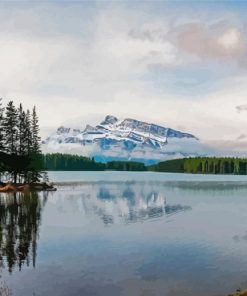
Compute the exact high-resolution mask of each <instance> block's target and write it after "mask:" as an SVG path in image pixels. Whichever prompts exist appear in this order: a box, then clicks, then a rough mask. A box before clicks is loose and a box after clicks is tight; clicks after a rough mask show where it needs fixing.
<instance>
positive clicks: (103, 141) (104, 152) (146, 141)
mask: <svg viewBox="0 0 247 296" xmlns="http://www.w3.org/2000/svg"><path fill="white" fill-rule="evenodd" d="M43 151H44V152H61V153H73V154H74V153H75V154H80V155H87V156H91V157H92V156H94V157H95V158H96V159H98V160H101V161H107V160H110V159H111V160H112V159H122V160H124V159H128V160H130V159H132V160H139V161H144V162H146V163H152V162H157V161H162V160H165V159H171V158H178V157H188V156H200V155H206V154H207V149H206V148H205V147H204V145H202V144H201V142H200V141H199V139H198V138H196V137H195V136H194V135H192V134H189V133H184V132H180V131H177V130H174V129H171V128H166V127H162V126H159V125H156V124H152V123H147V122H142V121H138V120H135V119H131V118H126V119H124V120H120V119H118V118H117V117H115V116H112V115H107V116H106V117H105V119H104V120H103V121H102V122H101V123H100V124H98V125H96V126H91V125H87V126H86V127H85V129H80V128H70V127H63V126H61V127H59V128H58V129H57V131H56V132H55V133H54V134H52V135H51V136H50V137H48V138H47V139H46V140H45V141H43Z"/></svg>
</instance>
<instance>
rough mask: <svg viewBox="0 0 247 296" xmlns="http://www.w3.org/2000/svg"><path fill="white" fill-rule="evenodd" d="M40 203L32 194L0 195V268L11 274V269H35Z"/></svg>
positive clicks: (41, 206)
mask: <svg viewBox="0 0 247 296" xmlns="http://www.w3.org/2000/svg"><path fill="white" fill-rule="evenodd" d="M45 200H46V196H44V199H43V202H41V200H40V198H39V196H38V194H37V193H36V192H32V193H28V194H25V195H24V194H23V193H20V192H17V193H11V194H1V195H0V264H1V267H2V268H5V267H7V268H8V270H9V272H10V273H11V272H12V271H13V269H14V268H15V266H18V268H19V270H21V268H22V266H23V265H24V264H26V265H27V266H29V265H30V264H32V266H33V267H35V259H36V253H37V239H38V229H39V225H40V222H41V211H42V208H43V207H44V204H45Z"/></svg>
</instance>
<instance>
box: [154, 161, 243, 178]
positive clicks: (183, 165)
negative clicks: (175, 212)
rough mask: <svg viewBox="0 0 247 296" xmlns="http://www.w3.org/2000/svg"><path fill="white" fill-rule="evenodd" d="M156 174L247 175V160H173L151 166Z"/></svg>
mask: <svg viewBox="0 0 247 296" xmlns="http://www.w3.org/2000/svg"><path fill="white" fill-rule="evenodd" d="M149 170H151V171H155V172H176V173H192V174H244V175H246V174H247V159H246V158H236V157H195V158H183V159H173V160H168V161H164V162H160V163H158V164H156V165H153V166H150V167H149Z"/></svg>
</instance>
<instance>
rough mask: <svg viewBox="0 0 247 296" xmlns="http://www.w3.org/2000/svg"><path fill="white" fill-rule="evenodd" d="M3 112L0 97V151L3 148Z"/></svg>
mask: <svg viewBox="0 0 247 296" xmlns="http://www.w3.org/2000/svg"><path fill="white" fill-rule="evenodd" d="M3 112H4V108H3V107H2V99H1V98H0V151H2V150H3V149H4V133H3V118H4V117H3Z"/></svg>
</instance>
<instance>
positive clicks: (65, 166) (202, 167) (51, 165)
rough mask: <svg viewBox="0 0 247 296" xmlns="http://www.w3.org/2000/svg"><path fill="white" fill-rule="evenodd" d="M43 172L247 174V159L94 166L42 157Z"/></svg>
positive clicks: (65, 157)
mask: <svg viewBox="0 0 247 296" xmlns="http://www.w3.org/2000/svg"><path fill="white" fill-rule="evenodd" d="M42 161H43V168H44V169H45V170H48V171H105V170H115V171H153V172H173V173H193V174H236V175H237V174H244V175H245V174H247V159H245V158H230V157H225V158H224V157H196V158H182V159H173V160H167V161H164V162H160V163H158V164H155V165H152V166H145V164H143V163H141V162H134V161H111V162H108V163H100V162H96V161H95V160H94V158H89V157H84V156H78V155H70V154H60V153H53V154H45V155H42Z"/></svg>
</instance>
